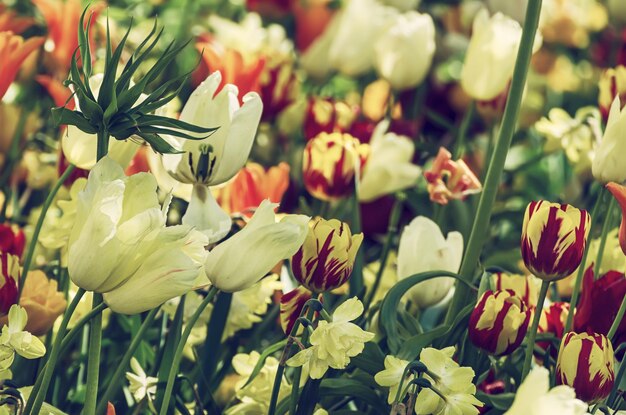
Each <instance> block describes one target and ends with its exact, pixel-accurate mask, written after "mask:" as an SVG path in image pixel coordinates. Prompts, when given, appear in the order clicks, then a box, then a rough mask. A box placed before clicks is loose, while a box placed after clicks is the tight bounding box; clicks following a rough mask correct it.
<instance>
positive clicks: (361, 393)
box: [319, 378, 389, 414]
mask: <svg viewBox="0 0 626 415" xmlns="http://www.w3.org/2000/svg"><path fill="white" fill-rule="evenodd" d="M319 396H324V397H331V396H334V397H341V398H345V397H347V396H350V397H353V398H355V399H356V400H358V401H361V402H364V403H366V404H367V405H369V406H370V407H371V408H372V410H373V413H376V414H385V413H389V407H388V405H387V404H386V402H385V400H383V399H380V397H379V395H378V394H376V393H375V392H374V391H373V390H372V389H371V388H370V387H368V386H366V385H364V384H363V383H362V382H360V381H358V380H355V379H347V378H337V379H323V380H322V382H321V384H320V388H319Z"/></svg>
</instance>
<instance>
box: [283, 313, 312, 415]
mask: <svg viewBox="0 0 626 415" xmlns="http://www.w3.org/2000/svg"><path fill="white" fill-rule="evenodd" d="M314 314H315V311H314V310H313V308H309V310H308V311H307V313H306V318H307V320H309V321H311V320H313V316H314ZM294 329H296V330H297V328H296V326H294ZM308 341H309V331H308V330H304V332H303V333H302V344H304V345H306V343H307V342H308ZM300 376H302V366H299V367H296V368H295V369H294V372H293V379H292V380H291V396H290V397H289V413H290V414H291V415H295V413H296V409H297V406H298V397H299V395H300Z"/></svg>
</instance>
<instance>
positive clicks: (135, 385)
mask: <svg viewBox="0 0 626 415" xmlns="http://www.w3.org/2000/svg"><path fill="white" fill-rule="evenodd" d="M130 368H131V369H132V372H126V379H128V382H129V383H130V385H129V386H128V389H129V390H130V393H132V394H133V397H134V398H135V401H137V402H140V401H142V400H143V399H144V398H148V400H149V401H152V400H153V399H154V395H156V390H157V383H158V382H159V379H157V378H155V377H152V376H148V375H146V372H144V370H143V368H142V367H141V365H140V364H139V362H138V361H137V359H135V358H134V357H133V358H132V359H131V360H130Z"/></svg>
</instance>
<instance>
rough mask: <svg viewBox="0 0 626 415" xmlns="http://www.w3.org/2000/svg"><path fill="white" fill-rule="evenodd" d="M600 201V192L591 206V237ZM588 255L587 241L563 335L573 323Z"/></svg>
mask: <svg viewBox="0 0 626 415" xmlns="http://www.w3.org/2000/svg"><path fill="white" fill-rule="evenodd" d="M601 201H602V192H600V195H599V196H598V200H597V201H596V203H595V205H593V210H592V211H591V229H590V230H589V235H593V228H594V224H596V223H597V222H595V218H596V215H597V214H598V211H599V210H600V209H599V207H600V205H601ZM588 254H589V241H587V243H586V244H585V251H584V252H583V259H582V260H581V261H580V266H579V267H578V273H576V281H575V282H574V288H573V291H572V298H571V299H570V302H569V305H570V307H569V308H570V311H569V313H568V314H567V320H566V321H565V329H564V330H563V333H567V332H569V331H570V330H571V328H572V322H573V321H574V312H575V309H576V305H577V304H578V297H579V296H580V288H581V286H582V281H583V276H584V275H585V269H586V268H587V255H588Z"/></svg>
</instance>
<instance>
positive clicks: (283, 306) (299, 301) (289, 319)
mask: <svg viewBox="0 0 626 415" xmlns="http://www.w3.org/2000/svg"><path fill="white" fill-rule="evenodd" d="M311 298H313V293H312V292H311V291H309V290H308V289H306V288H304V287H302V286H300V287H298V288H296V289H294V290H291V291H289V292H288V293H287V294H283V296H282V297H281V298H280V326H281V327H282V329H283V331H284V332H285V334H287V335H289V334H290V333H291V330H292V329H293V326H294V324H296V321H297V320H298V318H299V317H300V314H302V309H303V308H304V305H305V304H306V302H307V301H309V300H310V299H311Z"/></svg>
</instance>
